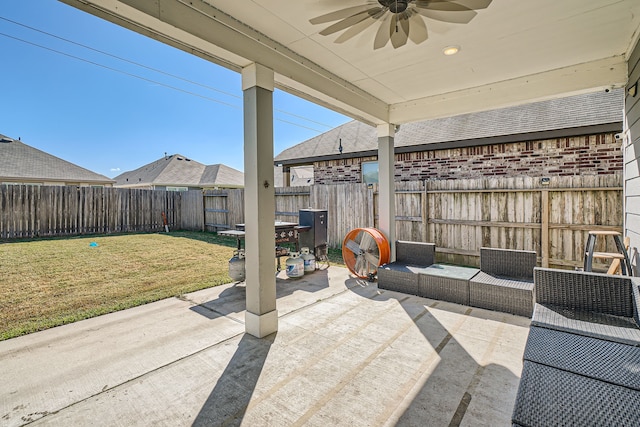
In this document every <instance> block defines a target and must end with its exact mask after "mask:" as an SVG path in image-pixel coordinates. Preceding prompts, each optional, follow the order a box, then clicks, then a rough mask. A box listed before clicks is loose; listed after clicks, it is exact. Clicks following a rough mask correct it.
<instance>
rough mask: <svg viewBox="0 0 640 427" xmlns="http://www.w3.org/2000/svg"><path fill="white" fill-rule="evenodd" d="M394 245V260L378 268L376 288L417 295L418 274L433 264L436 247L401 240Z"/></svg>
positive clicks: (429, 244) (430, 244) (431, 244)
mask: <svg viewBox="0 0 640 427" xmlns="http://www.w3.org/2000/svg"><path fill="white" fill-rule="evenodd" d="M395 244H396V260H395V261H394V262H392V263H389V264H385V265H383V266H381V267H379V268H378V288H380V289H386V290H389V291H397V292H402V293H405V294H411V295H419V291H418V274H419V273H420V272H421V271H422V270H423V269H424V268H426V267H428V266H430V265H432V264H433V263H434V260H435V256H436V246H435V245H434V244H433V243H423V242H407V241H403V240H398V241H396V243H395Z"/></svg>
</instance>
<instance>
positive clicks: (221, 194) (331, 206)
mask: <svg viewBox="0 0 640 427" xmlns="http://www.w3.org/2000/svg"><path fill="white" fill-rule="evenodd" d="M275 206H276V209H275V214H276V220H279V221H288V222H298V216H299V211H300V209H306V208H316V209H326V210H327V218H328V229H327V233H328V236H327V239H328V242H329V246H332V247H338V246H340V245H341V244H342V239H343V238H344V236H345V235H346V234H347V232H348V231H350V230H352V229H354V228H358V227H365V226H371V225H372V224H373V221H374V219H373V189H372V188H369V187H367V186H366V185H363V184H336V185H313V186H311V187H278V188H276V189H275ZM242 223H244V190H211V191H205V192H204V225H205V227H206V230H207V231H218V230H226V229H229V228H234V227H235V225H236V224H242ZM196 229H197V228H196Z"/></svg>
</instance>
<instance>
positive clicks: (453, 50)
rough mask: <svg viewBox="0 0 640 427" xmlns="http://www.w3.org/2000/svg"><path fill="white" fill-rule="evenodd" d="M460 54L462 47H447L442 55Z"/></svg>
mask: <svg viewBox="0 0 640 427" xmlns="http://www.w3.org/2000/svg"><path fill="white" fill-rule="evenodd" d="M458 52H460V46H447V47H445V48H444V49H442V53H444V54H445V55H447V56H451V55H455V54H456V53H458Z"/></svg>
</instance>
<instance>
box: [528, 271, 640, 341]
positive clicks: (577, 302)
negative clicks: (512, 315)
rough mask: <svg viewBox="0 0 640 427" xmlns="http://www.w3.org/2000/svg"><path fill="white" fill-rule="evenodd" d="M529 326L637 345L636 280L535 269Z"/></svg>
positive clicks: (639, 336)
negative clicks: (534, 302)
mask: <svg viewBox="0 0 640 427" xmlns="http://www.w3.org/2000/svg"><path fill="white" fill-rule="evenodd" d="M534 278H535V298H536V306H535V310H534V314H533V318H532V320H531V324H532V325H533V326H540V327H543V328H549V329H555V330H559V331H565V332H570V333H574V334H579V335H585V336H591V337H595V338H601V339H606V340H610V341H617V342H622V343H625V344H630V345H636V346H640V328H639V327H638V325H640V314H639V311H638V310H639V308H638V307H639V306H640V294H639V292H638V282H637V280H638V279H635V278H632V277H629V276H617V275H609V274H599V273H587V272H582V271H569V270H555V269H550V268H536V269H535V271H534Z"/></svg>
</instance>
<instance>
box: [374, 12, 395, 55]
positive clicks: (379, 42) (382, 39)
mask: <svg viewBox="0 0 640 427" xmlns="http://www.w3.org/2000/svg"><path fill="white" fill-rule="evenodd" d="M390 16H391V18H393V14H386V16H385V18H384V19H383V21H382V22H380V27H379V28H378V31H377V32H376V38H375V39H374V40H373V49H374V50H375V49H380V48H382V47H385V46H386V44H387V42H388V41H389V39H390V38H391V34H390V32H389V27H388V26H387V25H386V22H385V21H388V20H389V17H390Z"/></svg>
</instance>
